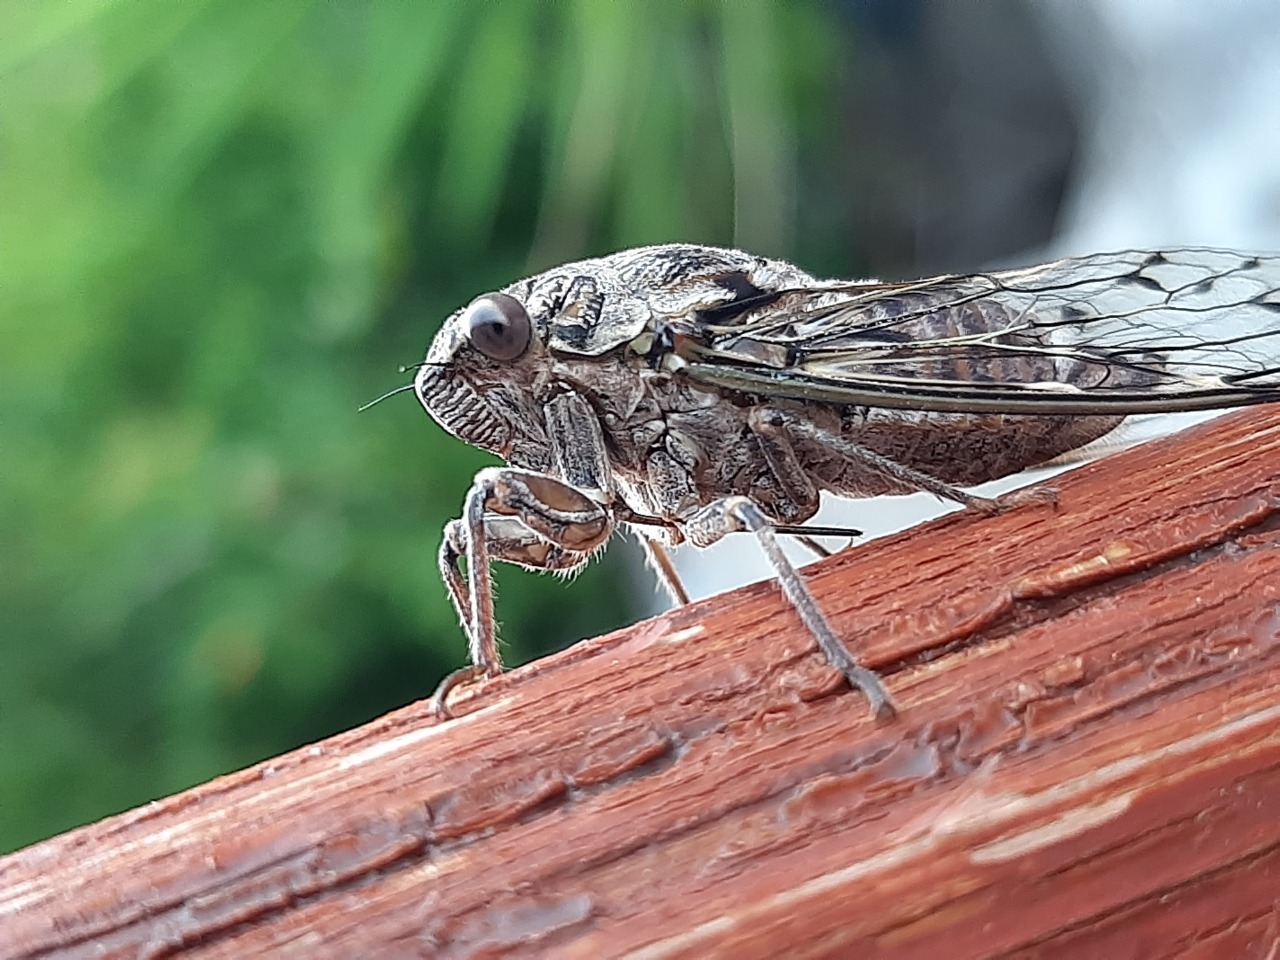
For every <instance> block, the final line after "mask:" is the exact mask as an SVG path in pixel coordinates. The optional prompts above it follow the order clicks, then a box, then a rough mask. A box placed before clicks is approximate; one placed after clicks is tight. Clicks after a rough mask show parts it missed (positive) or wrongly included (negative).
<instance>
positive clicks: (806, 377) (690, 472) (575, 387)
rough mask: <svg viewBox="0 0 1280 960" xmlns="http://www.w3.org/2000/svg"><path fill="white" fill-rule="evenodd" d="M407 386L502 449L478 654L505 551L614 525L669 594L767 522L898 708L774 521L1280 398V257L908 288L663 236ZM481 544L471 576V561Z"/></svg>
mask: <svg viewBox="0 0 1280 960" xmlns="http://www.w3.org/2000/svg"><path fill="white" fill-rule="evenodd" d="M413 389H414V390H415V392H416V394H417V396H418V398H419V399H420V400H421V402H422V405H423V406H424V407H425V408H426V410H427V412H428V413H429V414H431V416H432V417H434V418H435V420H436V421H437V422H438V423H440V425H441V426H443V427H444V428H445V429H446V430H447V431H449V432H450V433H452V434H454V435H455V436H457V437H459V438H460V439H462V440H465V441H466V442H467V443H470V444H473V445H474V446H477V447H481V448H483V449H485V450H489V451H491V452H493V453H495V454H497V455H498V456H500V457H501V458H502V459H503V460H504V461H505V462H506V464H507V466H504V467H500V468H491V469H485V470H482V471H480V473H479V474H477V475H476V478H475V481H474V483H473V484H472V486H471V489H470V491H469V493H468V494H467V496H466V498H465V501H464V506H463V511H462V517H461V518H460V519H458V520H454V521H452V522H451V523H449V524H448V525H447V526H446V527H445V531H444V539H443V543H442V545H441V548H440V554H439V562H440V570H441V575H442V576H443V578H444V581H445V584H446V586H447V588H448V591H449V595H450V597H451V598H452V601H453V604H454V606H455V607H456V608H457V611H458V615H459V617H460V619H461V620H462V623H463V625H464V628H465V630H466V633H467V636H468V639H469V644H470V653H471V661H472V665H471V666H470V667H468V668H467V669H466V670H464V671H459V672H458V673H457V674H455V675H454V676H452V677H451V678H449V679H447V680H446V681H445V683H444V684H443V685H442V686H441V688H440V690H439V691H438V693H437V704H438V705H440V708H441V709H442V710H443V709H444V702H445V697H446V695H447V693H448V691H449V689H450V688H451V687H452V686H453V684H454V683H456V682H458V681H459V680H461V679H464V678H469V677H475V676H479V675H493V674H495V673H497V672H498V671H499V670H500V669H501V658H500V655H499V650H498V641H497V631H496V626H495V620H494V610H493V594H492V588H491V583H490V578H489V564H490V562H491V561H493V560H500V561H504V562H508V563H515V564H519V565H521V566H524V567H527V568H530V569H534V570H553V571H558V572H571V571H574V570H577V569H578V568H580V567H582V566H583V565H584V564H585V563H586V562H587V561H588V559H589V558H590V557H591V556H592V554H594V553H595V552H596V551H598V550H599V549H601V548H602V547H603V546H604V544H605V543H606V542H607V541H608V540H609V538H610V536H611V535H612V534H613V533H614V531H615V530H616V529H617V528H618V527H619V525H621V526H622V527H624V528H627V529H630V530H632V531H634V532H635V533H636V534H637V535H638V537H639V539H640V540H641V542H642V543H643V544H645V545H646V548H647V550H648V551H649V552H650V556H651V558H652V559H653V561H654V566H655V568H656V569H657V570H658V571H659V574H660V576H661V577H662V579H663V580H664V582H665V584H666V586H667V588H668V590H669V591H670V593H671V594H672V596H673V597H674V598H675V599H676V600H677V601H683V600H684V599H685V594H684V591H683V589H682V588H681V586H680V584H679V580H678V578H677V577H676V575H675V573H674V568H673V567H672V566H671V564H670V561H669V559H668V558H667V555H666V552H665V548H666V546H669V545H673V544H680V543H690V544H693V545H695V546H708V545H710V544H712V543H714V542H716V541H717V540H719V539H720V538H721V537H724V536H725V535H727V534H729V533H733V532H737V531H750V532H751V533H754V534H755V536H756V538H757V539H758V540H759V542H760V544H761V546H762V547H763V549H764V551H765V553H766V555H767V556H768V558H769V560H770V562H771V563H772V565H773V567H774V569H775V571H776V573H777V576H778V580H779V583H780V585H781V587H782V590H783V591H784V593H785V594H786V596H787V598H788V599H789V600H790V601H791V603H792V605H793V606H794V608H795V610H796V612H797V614H798V615H799V617H800V618H801V620H802V621H803V622H804V624H805V625H806V626H807V628H808V630H809V631H810V633H812V635H813V636H814V638H815V640H816V641H817V643H818V645H819V647H820V648H821V650H822V652H823V653H824V654H825V655H826V657H827V659H828V660H829V661H830V663H831V664H832V666H834V667H835V668H836V669H838V670H840V671H841V672H842V673H843V674H844V675H845V676H846V677H847V678H848V680H849V682H850V683H851V684H852V685H853V686H854V687H856V688H857V689H859V690H861V691H862V692H863V693H864V694H865V695H866V696H867V698H868V699H869V700H870V702H871V705H872V707H873V709H874V711H875V712H876V713H877V714H880V715H885V714H889V713H891V712H892V701H891V699H890V697H889V695H888V693H887V692H886V690H885V688H884V686H883V684H882V683H881V681H880V679H879V678H878V677H877V676H876V674H875V673H873V672H872V671H870V670H868V669H866V668H864V667H863V666H861V665H860V664H859V663H858V661H857V659H856V657H855V656H854V655H853V654H852V653H851V652H850V651H849V650H848V649H847V647H846V646H845V645H844V644H843V643H842V642H841V640H840V638H839V637H837V636H836V634H835V633H834V631H833V630H832V628H831V626H830V624H829V623H828V621H827V619H826V618H825V617H824V615H823V613H822V611H821V609H820V608H819V606H818V604H817V603H816V602H815V601H814V599H813V597H812V596H811V594H810V592H809V590H808V589H807V587H806V586H805V583H804V579H803V578H802V576H801V575H800V574H799V573H798V572H797V570H796V569H795V568H794V567H793V565H792V564H791V562H790V560H789V559H788V558H787V557H786V555H785V554H784V553H783V552H782V551H781V550H780V549H779V546H778V543H777V539H776V535H777V534H780V533H781V534H792V535H799V536H803V535H804V534H805V533H806V531H809V530H812V528H811V527H809V526H806V521H808V520H810V519H811V518H812V517H813V515H814V514H815V513H816V512H817V510H818V505H819V494H820V493H821V492H822V491H827V492H829V493H831V494H834V495H837V496H841V497H852V498H861V497H874V496H879V495H882V494H900V493H910V492H915V491H918V490H926V491H931V492H933V493H935V494H937V495H939V496H941V497H944V498H947V499H950V500H953V501H956V502H959V503H962V504H965V505H968V506H971V507H976V508H980V509H989V508H990V507H991V506H992V504H991V501H987V500H984V499H983V498H980V497H976V496H974V495H973V494H970V493H968V492H966V491H965V490H964V489H963V488H965V487H970V486H973V485H975V484H979V483H983V482H985V481H988V480H993V479H996V478H998V477H1004V476H1007V475H1009V474H1013V473H1016V472H1018V471H1021V470H1024V469H1026V468H1028V467H1032V466H1035V465H1037V464H1041V463H1045V462H1046V461H1049V460H1052V459H1054V458H1056V457H1059V456H1060V455H1063V454H1064V453H1068V452H1069V451H1072V450H1076V449H1078V448H1080V447H1083V446H1085V445H1086V444H1090V443H1092V442H1093V441H1095V440H1098V439H1099V438H1101V437H1103V436H1104V435H1106V434H1108V433H1109V432H1110V431H1112V430H1114V429H1115V428H1116V427H1117V426H1118V425H1119V424H1120V423H1121V422H1122V421H1123V420H1124V419H1125V418H1126V417H1127V416H1129V415H1132V414H1139V413H1155V412H1163V411H1184V410H1200V409H1209V408H1220V407H1232V406H1241V405H1245V404H1253V403H1269V402H1274V401H1280V258H1277V257H1274V256H1259V255H1254V254H1248V253H1236V252H1231V251H1226V250H1212V249H1203V248H1184V249H1171V250H1129V251H1123V252H1119V253H1108V254H1098V255H1095V256H1087V257H1078V258H1071V259H1065V260H1057V261H1054V262H1052V263H1046V264H1042V265H1039V266H1033V267H1027V268H1024V269H1016V270H1007V271H1001V272H992V273H980V274H973V275H965V276H959V275H957V276H940V277H933V278H930V279H924V280H915V281H911V282H906V283H882V282H879V281H873V280H860V281H846V280H821V279H817V278H815V277H812V276H810V275H809V274H807V273H805V272H804V271H802V270H800V269H799V268H797V267H795V266H793V265H791V264H790V263H786V262H784V261H781V260H774V259H769V258H766V257H759V256H753V255H751V254H749V253H744V252H742V251H738V250H730V249H719V248H714V247H706V246H696V245H691V244H668V245H663V246H652V247H641V248H637V249H632V250H625V251H622V252H619V253H615V254H612V255H610V256H605V257H601V258H598V259H592V260H582V261H579V262H576V263H570V264H566V265H564V266H560V267H556V268H555V269H552V270H548V271H546V272H544V273H540V274H537V275H536V276H532V277H528V278H526V279H523V280H519V281H517V282H515V283H513V284H511V285H510V286H507V287H504V288H503V289H502V290H499V291H497V292H495V293H487V294H484V295H483V296H480V297H478V298H477V299H475V300H473V301H472V302H471V303H470V304H469V305H467V306H466V307H464V308H462V309H460V310H458V311H457V312H455V313H454V314H452V315H451V316H450V317H449V318H448V319H447V320H446V321H445V322H444V325H443V326H442V327H441V329H440V331H439V333H438V334H437V335H436V337H435V339H434V341H433V342H432V344H431V347H430V350H429V352H428V353H427V356H426V360H425V362H423V363H422V364H421V366H420V367H419V368H418V371H417V374H416V377H415V380H414V383H413ZM464 559H465V561H466V571H465V573H464V572H463V570H462V561H463V560H464Z"/></svg>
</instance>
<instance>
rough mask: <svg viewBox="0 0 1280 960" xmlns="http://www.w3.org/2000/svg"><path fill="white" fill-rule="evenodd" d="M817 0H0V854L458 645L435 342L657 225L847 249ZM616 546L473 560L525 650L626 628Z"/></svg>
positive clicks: (466, 458)
mask: <svg viewBox="0 0 1280 960" xmlns="http://www.w3.org/2000/svg"><path fill="white" fill-rule="evenodd" d="M836 16H837V11H834V10H833V8H831V7H828V6H821V5H817V4H804V3H801V4H788V5H781V4H779V5H774V4H769V3H754V2H746V0H743V2H734V0H728V2H724V3H661V2H659V3H653V4H647V3H646V4H634V5H632V4H625V3H611V2H592V0H579V2H560V3H556V4H540V3H532V2H520V0H503V3H501V4H496V3H495V4H488V3H484V4H482V3H445V2H430V3H417V4H410V3H386V4H382V3H378V4H366V3H350V4H343V3H330V2H323V3H322V2H313V3H305V2H301V0H296V2H264V3H245V2H223V0H204V2H197V0H184V2H175V3H169V2H114V3H113V2H106V0H57V2H54V0H46V2H16V0H7V2H4V3H3V5H2V6H0V83H2V93H3V96H2V98H0V271H2V274H3V276H2V278H0V311H2V313H0V324H2V326H0V411H2V414H0V851H2V850H10V849H14V848H16V847H19V846H21V845H24V844H27V843H30V842H32V841H34V840H37V839H39V838H41V837H44V836H48V835H50V834H53V833H56V832H59V831H62V830H65V829H67V828H69V827H72V826H74V825H76V824H79V823H83V822H86V821H90V820H93V819H96V818H98V817H101V816H103V815H105V814H108V813H111V812H115V811H118V810H121V809H125V808H128V807H130V806H134V805H136V804H138V803H141V802H144V801H146V800H148V799H151V798H154V797H158V796H162V795H165V794H167V793H170V792H173V791H175V790H179V789H181V788H183V787H186V786H189V785H191V784H193V783H197V782H200V781H202V780H205V779H207V778H209V777H211V776H214V775H216V774H218V773H221V772H225V771H228V770H232V769H236V768H238V767H241V766H244V765H246V764H249V763H251V762H253V761H256V760H259V759H262V758H264V757H268V756H271V755H273V754H276V753H278V752H281V751H284V750H287V749H289V748H292V747H295V746H297V745H299V744H302V743H305V742H308V741H310V740H314V739H316V738H319V737H323V736H325V735H327V734H330V733H333V732H335V731H338V730H342V729H345V728H348V727H351V726H353V725H356V724H359V723H361V722H363V721H365V720H368V719H370V718H372V717H374V716H377V715H379V714H380V713H383V712H385V711H387V710H390V709H392V708H394V707H397V706H399V705H401V704H404V703H406V702H409V701H411V700H414V699H417V698H419V697H422V696H424V695H426V694H427V693H429V692H430V690H431V689H432V687H433V686H434V684H435V682H436V680H437V679H438V678H439V677H440V676H441V675H442V674H443V673H444V672H445V671H447V670H449V669H451V668H453V667H456V666H458V665H460V664H461V663H462V662H463V658H464V655H465V646H464V643H463V639H462V635H461V633H460V630H459V628H458V626H457V623H456V621H455V620H454V617H453V613H452V611H451V609H450V608H449V606H448V603H447V600H446V598H445V594H444V591H443V588H442V587H441V585H440V583H439V580H438V576H437V573H436V571H435V565H434V563H435V561H434V553H435V549H436V544H437V542H438V539H439V535H440V529H441V526H442V525H443V524H444V522H445V521H446V520H448V519H449V518H450V517H453V516H455V515H456V514H457V511H458V509H459V507H460V504H461V500H462V496H463V494H464V492H465V490H466V487H467V484H468V481H469V479H470V477H471V475H472V474H473V473H474V471H475V470H476V469H477V468H478V467H480V466H482V465H484V464H485V463H486V462H489V461H488V459H487V457H486V455H484V454H481V453H479V452H477V451H474V450H471V449H470V448H468V447H465V446H464V445H463V444H461V443H460V442H458V441H456V440H454V439H453V438H451V437H449V436H447V435H446V434H444V433H443V431H441V430H440V429H439V428H438V427H436V426H435V425H434V424H433V423H432V422H431V421H430V420H429V418H427V417H426V415H425V414H424V413H423V411H422V410H421V409H420V407H419V406H418V405H417V403H416V402H415V401H414V399H413V398H412V396H411V395H405V396H401V397H396V398H394V399H392V400H390V401H388V402H386V403H384V404H382V405H380V406H378V407H376V408H374V409H373V410H370V411H368V412H366V413H363V414H360V415H357V414H356V407H357V406H358V405H359V404H361V403H362V402H365V401H367V400H369V399H370V398H372V397H374V396H376V395H378V394H380V393H382V392H383V391H385V390H387V389H389V388H391V387H393V386H395V385H397V384H398V383H401V382H403V381H404V379H405V377H404V376H403V375H399V374H397V373H396V368H397V366H398V365H400V364H407V363H412V362H414V361H415V360H417V359H420V358H421V356H422V354H423V351H424V350H425V347H426V345H427V343H428V341H429V340H430V337H431V335H432V333H433V332H434V331H435V329H436V327H437V326H438V324H439V322H440V321H441V319H443V317H444V316H445V315H447V314H448V313H449V312H450V311H451V310H453V309H455V308H456V307H457V306H459V305H461V304H462V303H465V302H467V301H468V300H469V299H471V298H472V297H473V296H475V295H477V294H478V293H481V292H484V291H485V290H488V289H492V288H494V287H496V286H498V285H501V284H504V283H507V282H509V281H511V280H512V279H515V278H516V277H518V276H521V275H524V274H527V273H530V272H533V271H536V270H540V269H543V268H545V267H547V266H550V265H552V264H555V263H558V262H562V261H565V260H569V259H576V258H578V257H582V256H586V255H594V254H598V253H601V252H605V251H607V250H610V249H615V248H619V247H623V246H630V245H635V244H641V243H651V242H660V241H667V240H677V239H680V240H692V241H705V242H713V243H722V244H736V245H740V246H743V247H747V248H750V249H754V250H757V251H759V252H762V253H768V254H772V255H779V256H789V257H792V258H794V259H797V260H799V261H800V262H802V263H804V264H805V266H806V267H808V268H810V269H811V270H814V271H815V272H819V273H822V272H829V273H833V274H845V275H848V274H850V273H851V272H852V271H854V270H855V269H856V268H857V267H858V266H859V265H860V264H859V262H858V260H857V257H856V255H855V254H854V253H853V252H852V251H851V249H850V248H851V247H852V246H853V244H850V243H849V242H848V241H847V240H846V239H845V238H844V236H843V235H842V231H841V224H842V222H843V221H845V220H847V218H848V213H847V211H846V210H843V209H842V208H841V206H840V204H839V203H833V202H832V201H831V197H832V196H833V192H832V191H833V184H835V185H838V182H839V178H840V177H841V176H842V173H841V170H842V169H843V168H842V165H841V160H840V157H841V150H842V149H843V148H842V145H841V142H840V136H839V135H838V134H837V132H836V131H837V130H838V126H837V125H836V124H834V123H833V122H832V118H833V117H837V116H839V113H840V103H839V91H840V90H841V87H842V84H843V83H844V81H845V79H846V77H845V66H846V64H847V63H848V60H849V57H850V56H851V51H850V43H849V40H848V35H847V32H846V31H844V29H843V27H842V26H841V24H840V23H838V22H837V21H836V20H835V17H836ZM626 560H627V555H626V554H625V552H621V551H617V550H615V551H613V552H611V554H610V555H609V556H608V557H607V558H606V559H605V560H604V561H602V562H600V563H598V564H593V565H592V567H591V568H590V570H589V571H588V572H587V573H585V574H584V575H583V576H582V577H581V578H579V580H578V581H577V582H576V583H574V584H572V585H569V586H566V585H564V584H562V583H560V582H559V581H558V580H556V579H555V578H552V577H537V576H533V575H529V574H525V573H523V572H521V571H518V570H513V569H504V570H500V571H499V575H498V580H499V584H498V586H499V591H500V598H499V616H500V618H501V619H502V620H503V622H504V624H505V634H504V636H505V640H506V642H507V647H508V650H507V657H508V661H509V662H511V663H519V662H522V661H524V660H527V659H528V658H530V657H532V656H535V655H537V654H538V653H540V652H542V651H545V650H547V649H552V648H555V647H558V646H563V645H565V644H566V643H569V642H572V641H573V640H575V639H577V638H579V637H582V636H589V635H592V634H595V633H598V632H601V631H603V630H605V629H607V628H610V627H613V626H617V625H620V624H622V623H624V622H626V621H627V620H628V619H634V617H635V616H637V611H638V610H639V609H640V606H641V605H642V604H643V602H645V599H646V591H647V590H648V589H649V587H648V586H646V585H644V584H643V582H640V585H639V586H637V585H636V581H635V578H634V576H633V573H634V571H633V570H632V567H631V565H630V564H629V563H627V562H626Z"/></svg>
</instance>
